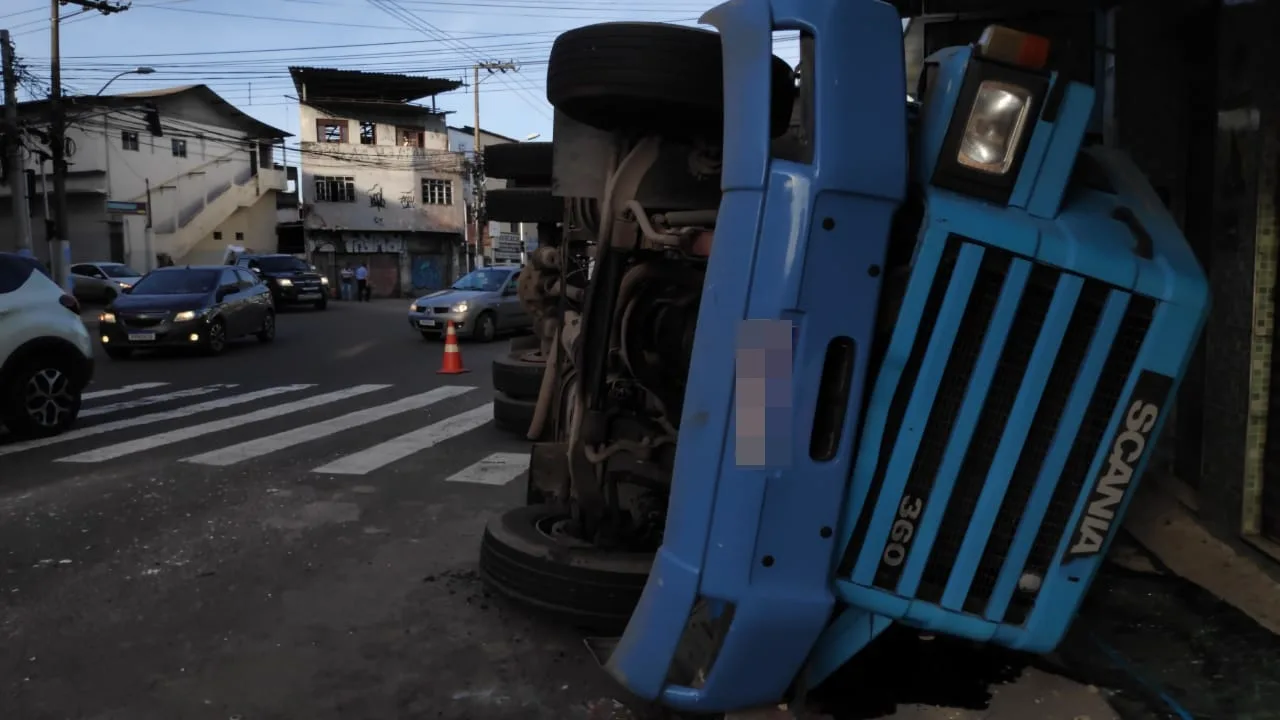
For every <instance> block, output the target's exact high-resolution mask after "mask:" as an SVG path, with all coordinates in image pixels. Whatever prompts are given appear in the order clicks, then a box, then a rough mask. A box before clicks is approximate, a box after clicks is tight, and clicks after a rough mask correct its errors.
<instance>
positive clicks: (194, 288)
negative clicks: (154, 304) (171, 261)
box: [133, 269, 222, 295]
mask: <svg viewBox="0 0 1280 720" xmlns="http://www.w3.org/2000/svg"><path fill="white" fill-rule="evenodd" d="M221 272H222V271H221V270H187V269H183V270H161V271H159V272H153V273H151V274H149V275H147V276H146V277H144V278H142V279H141V280H139V281H138V284H137V285H134V286H133V294H134V295H197V294H203V293H207V292H212V291H213V288H214V287H215V286H216V285H217V284H218V275H219V274H220V273H221Z"/></svg>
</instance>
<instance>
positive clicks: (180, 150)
mask: <svg viewBox="0 0 1280 720" xmlns="http://www.w3.org/2000/svg"><path fill="white" fill-rule="evenodd" d="M172 142H173V156H174V157H179V158H184V157H186V156H187V141H186V140H179V139H178V138H174V139H173V141H172Z"/></svg>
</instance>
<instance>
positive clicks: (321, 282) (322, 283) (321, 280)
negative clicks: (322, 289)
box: [320, 277, 329, 285]
mask: <svg viewBox="0 0 1280 720" xmlns="http://www.w3.org/2000/svg"><path fill="white" fill-rule="evenodd" d="M320 284H321V285H328V284H329V278H327V277H322V278H320Z"/></svg>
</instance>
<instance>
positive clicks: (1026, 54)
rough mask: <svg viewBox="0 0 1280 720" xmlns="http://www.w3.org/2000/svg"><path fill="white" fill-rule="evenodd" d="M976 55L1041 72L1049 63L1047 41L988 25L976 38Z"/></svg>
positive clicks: (1010, 29) (1028, 34)
mask: <svg viewBox="0 0 1280 720" xmlns="http://www.w3.org/2000/svg"><path fill="white" fill-rule="evenodd" d="M977 51H978V54H979V55H980V56H982V57H985V58H990V59H992V60H996V61H998V62H1003V63H1007V64H1009V65H1017V66H1018V67H1023V68H1027V69H1028V70H1043V69H1044V67H1045V65H1047V64H1048V63H1049V39H1048V38H1046V37H1041V36H1040V35H1032V34H1031V33H1026V32H1022V31H1021V30H1014V29H1013V28H1007V27H1003V26H1000V25H988V26H987V29H986V30H983V31H982V36H981V37H979V38H978V44H977Z"/></svg>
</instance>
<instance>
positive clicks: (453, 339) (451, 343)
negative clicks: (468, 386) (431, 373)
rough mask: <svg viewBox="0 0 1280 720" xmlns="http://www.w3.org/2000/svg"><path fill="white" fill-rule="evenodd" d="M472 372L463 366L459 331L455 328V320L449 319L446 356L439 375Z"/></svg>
mask: <svg viewBox="0 0 1280 720" xmlns="http://www.w3.org/2000/svg"><path fill="white" fill-rule="evenodd" d="M465 372H471V371H470V370H468V369H466V368H465V367H463V366H462V352H461V351H460V350H458V332H457V331H456V330H454V329H453V321H452V320H450V321H449V325H448V327H446V328H445V331H444V357H443V358H442V359H441V362H440V369H439V370H437V371H436V374H437V375H461V374H462V373H465Z"/></svg>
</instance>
